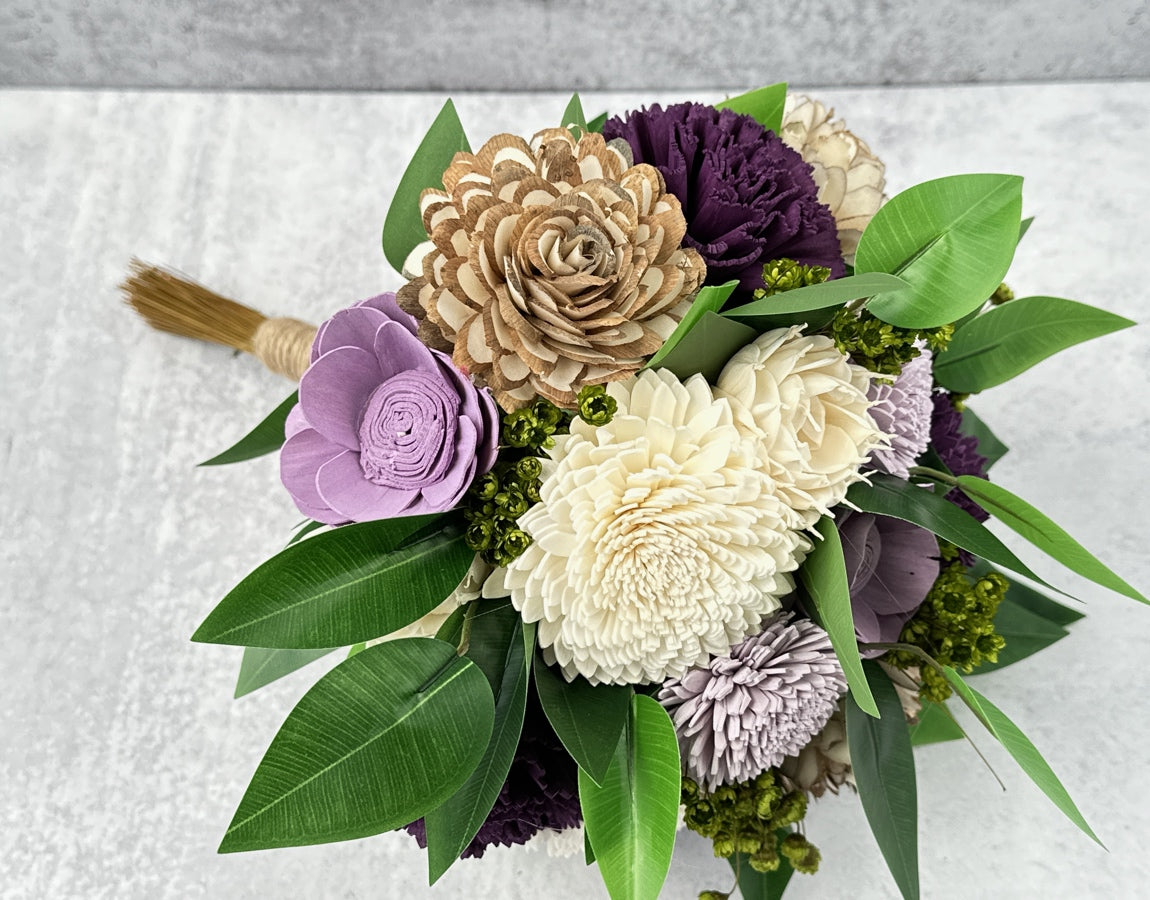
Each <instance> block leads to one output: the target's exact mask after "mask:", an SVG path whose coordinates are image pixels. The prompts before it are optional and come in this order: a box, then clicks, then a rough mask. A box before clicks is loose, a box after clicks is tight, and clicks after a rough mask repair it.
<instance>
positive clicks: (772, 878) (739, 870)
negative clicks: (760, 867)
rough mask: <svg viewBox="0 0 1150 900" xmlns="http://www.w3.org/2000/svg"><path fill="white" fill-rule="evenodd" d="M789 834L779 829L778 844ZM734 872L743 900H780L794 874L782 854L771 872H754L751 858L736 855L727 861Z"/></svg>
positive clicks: (740, 854) (744, 854)
mask: <svg viewBox="0 0 1150 900" xmlns="http://www.w3.org/2000/svg"><path fill="white" fill-rule="evenodd" d="M789 833H790V832H789V831H788V830H786V829H779V831H778V833H777V836H778V839H779V843H780V844H781V843H782V842H783V839H784V838H785V837H786V836H787V835H788V834H789ZM727 861H728V862H729V863H730V864H731V868H732V869H734V870H735V878H736V880H737V881H738V883H739V893H740V894H742V896H743V900H782V897H783V892H784V891H786V889H787V885H788V884H790V881H791V876H792V875H794V874H795V870H794V867H793V866H792V865H791V861H790V860H789V859H787V858H786V857H785V856H783V854H781V853H780V854H779V867H778V868H777V869H775V870H774V871H773V872H756V871H755V869H754V868H753V867H752V866H751V858H750V857H749V856H748V855H747V854H746V853H736V854H735V855H734V856H732V857H730V858H729V859H728V860H727Z"/></svg>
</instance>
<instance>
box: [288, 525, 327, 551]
mask: <svg viewBox="0 0 1150 900" xmlns="http://www.w3.org/2000/svg"><path fill="white" fill-rule="evenodd" d="M327 527H328V526H327V525H326V524H325V523H323V522H310V521H309V522H304V523H303V525H301V526H300V527H299V530H298V531H296V533H295V534H293V535H292V536H291V540H290V541H288V542H287V546H289V547H290V546H291V545H292V544H297V543H299V542H300V541H302V540H303V539H304V538H305V537H307V536H308V535H309V534H313V533H314V532H316V531H319V530H320V529H321V528H327Z"/></svg>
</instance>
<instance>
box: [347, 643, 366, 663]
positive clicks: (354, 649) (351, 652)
mask: <svg viewBox="0 0 1150 900" xmlns="http://www.w3.org/2000/svg"><path fill="white" fill-rule="evenodd" d="M366 649H367V642H366V641H360V642H359V643H358V644H352V645H351V646H350V647H348V648H347V656H348V659H351V657H353V656H355V655H356V654H357V653H363V651H364V650H366Z"/></svg>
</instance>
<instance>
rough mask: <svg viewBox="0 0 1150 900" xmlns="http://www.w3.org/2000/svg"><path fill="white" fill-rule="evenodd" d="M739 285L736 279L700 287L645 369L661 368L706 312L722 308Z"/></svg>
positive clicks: (714, 311)
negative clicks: (685, 312) (717, 284)
mask: <svg viewBox="0 0 1150 900" xmlns="http://www.w3.org/2000/svg"><path fill="white" fill-rule="evenodd" d="M738 286H739V282H738V281H728V282H727V283H726V284H722V285H719V286H717V287H716V286H712V285H708V286H707V287H704V288H701V289H700V290H699V293H697V294H696V295H695V299H694V300H692V301H691V308H690V309H688V310H687V314H686V315H685V316H683V318H682V319H681V320H680V321H679V324H678V325H676V326H675V330H674V331H672V332H671V336H670V337H669V338H667V340H665V341H664V342H663V346H662V347H660V348H659V350H658V352H657V353H656V354H655V355H654V356H652V357H651V358H650V359H649V360H648V361H647V365H646V366H644V368H646V369H658V368H661V367H662V366H661V364H662V362H663V360H665V359H666V358H667V357H668V356H669V355H670V354H671V351H672V350H674V349H675V348H676V347H677V346H679V342H680V341H682V340H683V338H685V337H686V336H687V335H688V334H689V333H690V331H691V329H692V328H694V327H695V326H696V325H698V324H699V320H700V319H701V318H703V314H704V313H706V312H713V313H717V312H718V311H719V310H720V309H722V308H723V304H724V303H726V302H727V298H728V297H730V296H731V294H732V293H733V292H734V290H735V288H737V287H738Z"/></svg>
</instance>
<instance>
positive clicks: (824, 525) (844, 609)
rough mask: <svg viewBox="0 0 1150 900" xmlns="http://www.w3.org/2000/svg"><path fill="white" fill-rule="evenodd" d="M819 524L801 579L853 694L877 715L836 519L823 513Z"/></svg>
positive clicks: (861, 703) (859, 702) (800, 573)
mask: <svg viewBox="0 0 1150 900" xmlns="http://www.w3.org/2000/svg"><path fill="white" fill-rule="evenodd" d="M816 527H817V529H818V533H819V534H820V535H821V536H822V540H821V541H816V542H815V549H814V550H813V551H811V554H810V556H808V557H807V559H806V562H804V563H803V565H802V567H801V568H800V569H799V580H800V581H802V583H803V587H805V588H806V589H807V593H808V594H810V596H811V600H812V601H813V602H814V604H815V609H816V610H818V614H819V619H820V621H821V622H822V626H823V628H824V629H825V630H826V632H827V634H828V635H829V636H830V639H831V646H832V647H834V651H835V656H837V657H838V659H839V663H841V664H842V667H843V673H844V674H845V675H846V677H847V684H849V685H850V690H851V696H852V697H854V699H855V701H856V702H857V703H858V705H859V706H860V707H861V708H862V709H864V710H866V711H867V713H869V714H870V715H872V716H877V715H878V714H879V709H878V707H877V706H876V705H875V699H874V697H872V696H871V692H870V687H869V686H868V685H867V678H866V675H865V673H864V672H863V665H862V660H861V659H860V658H859V647H858V639H857V638H856V637H855V620H854V614H853V613H852V612H851V593H850V588H849V586H848V584H847V568H846V563H845V562H844V561H843V545H842V542H841V541H840V540H839V532H838V529H837V528H835V523H834V520H833V519H831V518H828V517H827V516H823V518H821V519H820V520H819V523H818V525H817V526H816Z"/></svg>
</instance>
